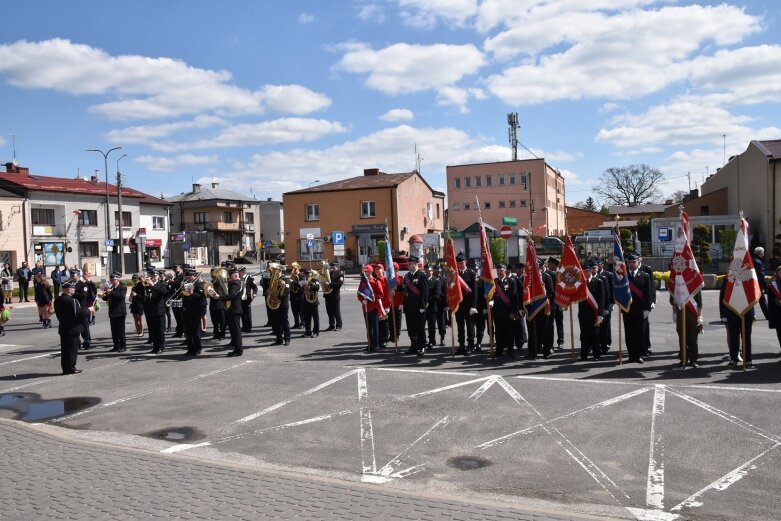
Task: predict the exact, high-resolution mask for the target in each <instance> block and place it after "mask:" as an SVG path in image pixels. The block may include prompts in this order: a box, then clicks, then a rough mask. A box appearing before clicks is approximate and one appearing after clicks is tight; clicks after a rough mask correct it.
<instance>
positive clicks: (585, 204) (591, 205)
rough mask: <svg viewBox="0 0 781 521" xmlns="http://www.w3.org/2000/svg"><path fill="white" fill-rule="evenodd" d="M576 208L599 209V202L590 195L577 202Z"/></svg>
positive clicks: (590, 210) (594, 210)
mask: <svg viewBox="0 0 781 521" xmlns="http://www.w3.org/2000/svg"><path fill="white" fill-rule="evenodd" d="M575 208H580V209H581V210H586V211H588V212H597V211H599V208H597V203H596V202H594V198H593V197H589V198H587V199H586V200H585V201H580V202H579V203H575Z"/></svg>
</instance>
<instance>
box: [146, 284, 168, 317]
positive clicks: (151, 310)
mask: <svg viewBox="0 0 781 521" xmlns="http://www.w3.org/2000/svg"><path fill="white" fill-rule="evenodd" d="M167 297H168V284H166V283H165V282H163V281H158V282H157V283H156V284H155V285H153V286H144V294H143V299H144V314H145V315H147V316H150V317H161V316H163V315H165V300H166V298H167Z"/></svg>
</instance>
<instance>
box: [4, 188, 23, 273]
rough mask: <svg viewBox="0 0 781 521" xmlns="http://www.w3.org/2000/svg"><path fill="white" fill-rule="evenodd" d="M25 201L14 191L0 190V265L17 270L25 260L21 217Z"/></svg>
mask: <svg viewBox="0 0 781 521" xmlns="http://www.w3.org/2000/svg"><path fill="white" fill-rule="evenodd" d="M26 208H27V200H26V199H25V198H24V197H23V196H21V195H19V194H18V193H15V192H14V191H9V190H4V189H2V188H0V264H5V263H8V264H10V265H11V266H12V267H13V268H14V269H16V268H18V267H19V266H20V265H21V263H22V261H23V260H24V259H25V258H26V257H25V256H24V251H25V249H24V248H25V243H26V241H25V228H26V223H25V222H24V219H23V217H22V216H23V215H24V212H25V211H26Z"/></svg>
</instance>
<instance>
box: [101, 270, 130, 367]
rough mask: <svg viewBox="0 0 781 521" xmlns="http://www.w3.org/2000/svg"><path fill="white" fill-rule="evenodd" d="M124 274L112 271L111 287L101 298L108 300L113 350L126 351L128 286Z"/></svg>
mask: <svg viewBox="0 0 781 521" xmlns="http://www.w3.org/2000/svg"><path fill="white" fill-rule="evenodd" d="M121 278H122V274H121V273H119V272H118V271H115V272H112V273H111V277H110V278H109V287H108V288H107V289H106V291H104V292H103V295H102V296H101V298H102V299H103V300H104V301H106V302H108V318H109V323H110V324H111V341H112V343H113V344H114V347H113V348H111V351H116V352H119V353H124V352H125V351H127V345H126V343H125V318H126V317H127V303H126V297H127V286H125V285H124V284H122V281H121V280H120V279H121Z"/></svg>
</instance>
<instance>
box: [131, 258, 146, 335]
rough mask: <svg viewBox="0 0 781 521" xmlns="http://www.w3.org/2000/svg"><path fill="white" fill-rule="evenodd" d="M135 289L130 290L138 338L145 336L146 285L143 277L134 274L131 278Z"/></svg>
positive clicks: (132, 312) (132, 313)
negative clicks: (142, 279) (142, 280)
mask: <svg viewBox="0 0 781 521" xmlns="http://www.w3.org/2000/svg"><path fill="white" fill-rule="evenodd" d="M131 280H132V281H133V288H132V289H131V290H130V314H131V315H133V325H134V326H135V328H136V338H141V337H143V336H144V285H143V283H142V282H141V277H139V275H138V274H137V273H134V274H133V276H132V277H131Z"/></svg>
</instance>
